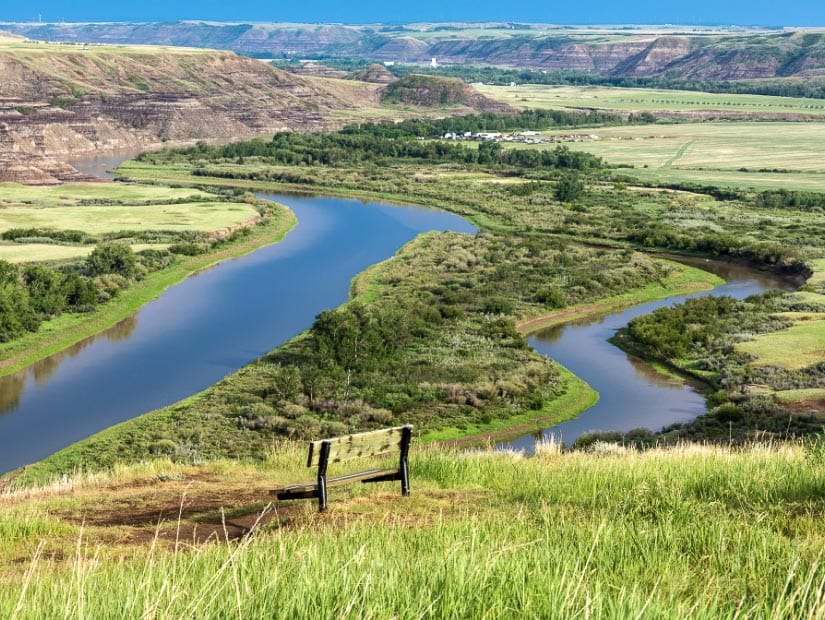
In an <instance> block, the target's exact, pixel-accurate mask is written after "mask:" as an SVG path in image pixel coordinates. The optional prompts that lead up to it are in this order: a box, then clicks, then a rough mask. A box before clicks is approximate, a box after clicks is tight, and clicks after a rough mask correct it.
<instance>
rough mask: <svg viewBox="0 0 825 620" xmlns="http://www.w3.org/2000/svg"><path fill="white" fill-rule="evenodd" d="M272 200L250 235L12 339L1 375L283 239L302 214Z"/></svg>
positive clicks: (1, 362)
mask: <svg viewBox="0 0 825 620" xmlns="http://www.w3.org/2000/svg"><path fill="white" fill-rule="evenodd" d="M272 204H273V205H275V207H276V209H275V212H274V217H273V221H272V222H270V223H268V224H265V225H263V226H255V227H253V228H251V230H252V233H251V234H250V235H249V237H247V238H245V239H242V240H240V241H239V242H237V243H233V244H232V245H230V246H229V247H224V248H220V249H219V250H218V251H216V252H210V253H208V254H203V255H200V256H192V257H184V259H183V260H181V262H180V263H178V264H177V265H173V266H172V267H169V268H168V269H164V270H162V271H159V272H156V273H153V274H150V275H149V276H147V277H146V278H144V279H143V280H141V281H140V282H137V283H135V284H134V285H133V286H131V287H130V288H128V289H127V290H125V291H123V292H122V293H121V294H120V295H118V296H117V297H116V298H115V299H114V300H113V302H110V303H107V304H105V305H104V306H103V307H102V308H101V309H100V311H99V312H93V313H92V316H87V315H85V314H71V313H63V314H61V315H59V316H57V317H55V318H53V319H51V320H49V321H44V323H43V325H41V327H40V329H39V330H38V331H37V332H35V333H32V334H27V335H25V336H23V337H22V338H19V339H17V340H14V341H12V342H10V343H8V346H7V350H6V351H2V353H0V355H2V359H0V377H3V376H7V375H12V374H15V373H17V372H22V371H25V370H26V369H28V367H29V366H31V365H32V364H35V363H36V362H39V361H41V360H44V359H46V358H48V357H49V356H51V355H55V354H58V353H60V352H62V351H64V350H65V349H68V348H69V347H71V346H73V345H76V344H78V343H79V342H82V341H83V340H86V339H87V338H94V337H96V336H97V335H99V334H100V333H102V332H104V331H105V330H107V329H109V328H111V327H114V326H115V325H117V324H118V323H119V322H120V321H122V320H124V319H126V318H128V317H130V316H132V315H133V314H135V313H136V312H138V311H139V310H140V309H141V308H142V307H143V306H145V305H146V304H147V303H149V302H150V301H152V300H154V299H156V298H157V297H159V296H160V295H161V294H162V293H163V292H164V291H165V290H167V289H168V288H170V287H172V286H175V285H176V284H179V283H180V282H182V281H184V280H185V279H187V278H189V277H191V276H194V275H196V274H198V273H199V272H201V271H203V270H205V269H209V268H210V267H212V266H214V265H217V264H218V263H221V262H223V261H225V260H229V259H232V258H238V257H240V256H244V255H246V254H249V253H250V252H254V251H255V250H257V249H259V248H262V247H265V246H267V245H271V244H273V243H278V242H279V241H281V240H282V239H283V238H284V237H285V236H286V234H287V233H289V232H290V231H291V230H292V229H293V228H294V227H295V225H296V224H297V223H298V220H297V218H296V217H295V214H294V213H293V212H292V211H291V210H290V209H289V208H288V207H285V206H284V205H280V204H277V203H272Z"/></svg>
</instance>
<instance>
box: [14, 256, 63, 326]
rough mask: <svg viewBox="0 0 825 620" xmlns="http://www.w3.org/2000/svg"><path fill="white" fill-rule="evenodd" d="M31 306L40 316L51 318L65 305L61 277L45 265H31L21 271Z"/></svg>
mask: <svg viewBox="0 0 825 620" xmlns="http://www.w3.org/2000/svg"><path fill="white" fill-rule="evenodd" d="M23 281H24V282H25V283H26V287H27V288H28V289H29V298H30V300H31V306H32V308H33V309H34V310H35V311H36V312H39V313H40V314H44V315H46V316H47V317H49V316H53V315H55V314H57V313H58V312H60V311H61V310H62V309H63V306H65V305H66V295H65V292H64V290H63V276H62V275H61V274H60V273H59V272H58V271H55V270H54V269H51V268H50V267H46V266H45V265H32V266H30V267H26V269H25V270H24V271H23Z"/></svg>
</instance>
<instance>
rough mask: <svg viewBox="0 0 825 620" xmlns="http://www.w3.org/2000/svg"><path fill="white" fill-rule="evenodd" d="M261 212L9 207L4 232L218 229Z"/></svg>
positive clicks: (211, 205) (217, 205)
mask: <svg viewBox="0 0 825 620" xmlns="http://www.w3.org/2000/svg"><path fill="white" fill-rule="evenodd" d="M256 215H258V213H257V211H255V209H253V208H252V207H251V206H250V205H247V204H243V203H231V202H194V203H186V204H163V205H149V206H142V205H124V206H99V207H98V206H94V207H71V208H70V209H67V208H63V207H46V208H25V207H9V208H7V209H3V210H2V211H0V231H5V230H9V229H10V228H52V229H58V230H82V231H84V232H86V233H89V234H91V235H99V234H103V233H110V232H119V231H143V230H163V231H175V232H179V231H185V230H196V231H200V232H212V231H218V230H222V229H225V228H229V227H231V226H236V225H238V224H241V223H243V222H246V221H249V220H251V219H252V218H253V217H255V216H256Z"/></svg>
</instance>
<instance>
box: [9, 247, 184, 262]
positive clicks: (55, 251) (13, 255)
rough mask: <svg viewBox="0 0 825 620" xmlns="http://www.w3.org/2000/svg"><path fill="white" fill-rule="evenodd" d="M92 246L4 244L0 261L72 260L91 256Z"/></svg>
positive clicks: (137, 250)
mask: <svg viewBox="0 0 825 620" xmlns="http://www.w3.org/2000/svg"><path fill="white" fill-rule="evenodd" d="M130 247H131V248H132V251H134V252H140V251H141V250H148V249H156V250H160V249H165V248H167V247H169V244H168V243H135V244H132V245H131V246H130ZM94 249H95V246H94V245H55V244H51V243H5V244H0V260H5V261H9V262H10V263H36V262H52V261H63V260H72V259H75V258H81V257H83V256H88V255H89V254H91V252H92V250H94Z"/></svg>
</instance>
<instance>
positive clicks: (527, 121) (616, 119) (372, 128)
mask: <svg viewBox="0 0 825 620" xmlns="http://www.w3.org/2000/svg"><path fill="white" fill-rule="evenodd" d="M655 121H656V117H655V116H654V115H652V114H650V113H643V114H640V115H639V116H637V117H633V119H632V120H628V119H626V118H625V117H623V116H622V115H621V114H616V113H614V112H603V111H600V110H590V111H587V112H577V111H570V110H522V111H521V112H518V113H517V114H504V113H500V112H482V113H481V114H470V115H467V116H452V117H449V118H441V119H427V118H421V119H409V120H405V121H402V122H400V123H392V122H382V123H359V124H356V125H349V126H347V127H345V128H344V129H342V130H341V133H343V134H353V135H355V134H360V135H364V134H370V135H374V136H381V137H383V138H394V139H400V138H415V137H417V136H423V137H426V138H436V137H441V136H443V135H444V134H446V133H456V134H464V133H467V132H470V133H479V132H512V131H519V130H527V129H529V130H533V131H540V130H545V129H564V128H576V127H585V126H594V125H621V124H626V123H628V122H637V123H645V124H646V123H652V122H655Z"/></svg>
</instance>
